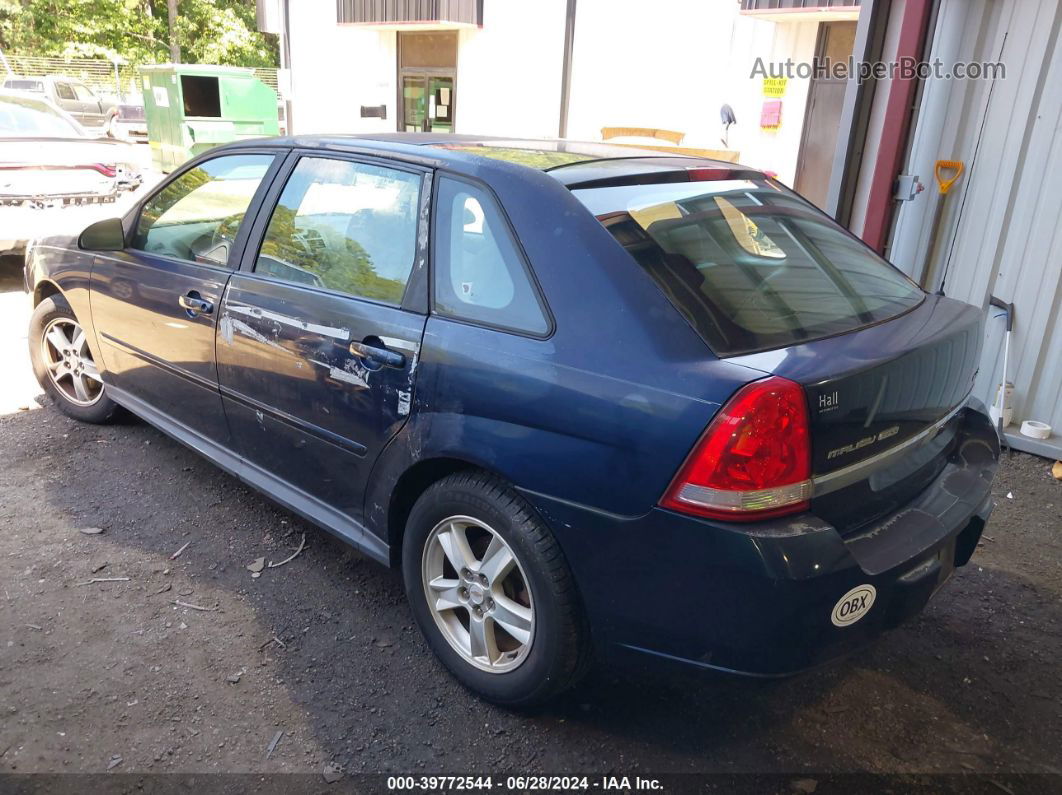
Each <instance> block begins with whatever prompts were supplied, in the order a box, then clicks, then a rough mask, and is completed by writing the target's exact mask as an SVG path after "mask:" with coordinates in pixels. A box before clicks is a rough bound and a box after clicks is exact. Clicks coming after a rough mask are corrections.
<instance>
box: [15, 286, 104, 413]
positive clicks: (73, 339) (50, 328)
mask: <svg viewBox="0 0 1062 795" xmlns="http://www.w3.org/2000/svg"><path fill="white" fill-rule="evenodd" d="M29 352H30V361H31V362H32V363H33V374H34V375H35V376H36V377H37V382H38V383H39V384H40V385H41V388H42V389H43V390H44V391H45V393H46V394H47V395H48V397H49V398H51V400H52V402H53V403H55V405H56V407H57V408H58V409H59V410H60V411H61V412H63V413H64V414H66V415H67V416H69V417H73V418H74V419H75V420H80V421H81V422H91V423H96V424H101V423H107V422H110V421H111V420H113V419H114V417H115V416H116V415H117V414H118V413H119V410H120V409H119V407H118V404H117V403H115V402H114V401H113V400H111V399H110V398H109V397H107V394H106V387H105V386H104V384H103V381H102V380H101V379H100V376H99V369H98V368H97V366H96V362H95V359H94V358H93V355H92V351H91V349H90V347H89V344H88V339H87V337H86V334H85V331H84V329H83V328H82V327H81V324H80V323H79V322H78V319H77V316H76V315H74V311H73V310H72V309H71V308H70V304H68V303H67V302H66V299H65V298H63V297H62V296H61V295H53V296H51V297H50V298H45V299H44V300H43V301H41V302H40V303H39V304H37V308H36V309H34V310H33V314H32V315H31V316H30V326H29Z"/></svg>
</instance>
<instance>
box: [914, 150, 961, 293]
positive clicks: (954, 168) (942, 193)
mask: <svg viewBox="0 0 1062 795" xmlns="http://www.w3.org/2000/svg"><path fill="white" fill-rule="evenodd" d="M964 168H965V166H964V164H963V162H962V161H961V160H938V161H937V164H936V166H935V167H934V169H933V176H934V177H936V179H937V189H938V190H939V193H938V194H937V207H936V209H935V210H934V211H933V224H932V226H931V227H930V230H931V232H930V238H929V249H928V251H927V252H926V261H925V263H924V264H923V265H922V278H921V279H919V284H921V285H922V287H923V288H925V286H926V284H927V282H928V281H929V274H930V268H931V267H932V266H933V262H934V261H935V256H936V252H937V238H938V237H940V216H941V215H943V213H944V202H945V201H946V200H947V196H948V192H949V191H950V190H951V189H952V186H954V185H955V183H956V182H957V181H958V179H959V177H961V176H962V172H963V170H964Z"/></svg>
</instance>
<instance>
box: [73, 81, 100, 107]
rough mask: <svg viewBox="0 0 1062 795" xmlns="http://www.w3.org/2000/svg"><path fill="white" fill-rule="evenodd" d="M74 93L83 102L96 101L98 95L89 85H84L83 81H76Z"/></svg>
mask: <svg viewBox="0 0 1062 795" xmlns="http://www.w3.org/2000/svg"><path fill="white" fill-rule="evenodd" d="M74 93H75V94H76V95H77V98H78V99H79V100H81V101H82V102H95V101H96V95H95V94H93V93H92V92H91V91H90V90H89V87H88V86H83V85H81V83H74Z"/></svg>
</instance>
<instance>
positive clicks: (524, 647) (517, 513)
mask: <svg viewBox="0 0 1062 795" xmlns="http://www.w3.org/2000/svg"><path fill="white" fill-rule="evenodd" d="M403 574H404V578H405V585H406V593H407V594H408V596H409V601H410V606H411V608H412V610H413V615H414V617H415V619H416V621H417V624H418V625H419V626H420V629H421V631H422V632H423V633H424V636H425V637H426V638H427V640H428V644H429V645H430V646H431V648H432V650H433V651H434V652H435V654H436V655H437V656H438V657H439V659H440V660H441V661H442V662H443V664H445V665H446V667H447V668H448V669H449V670H450V671H451V673H453V675H454V676H455V677H457V679H458V680H459V681H461V682H462V683H463V684H464V685H465V686H466V687H468V688H469V689H470V690H472V691H474V692H476V693H477V694H479V695H481V696H483V697H484V698H486V699H488V700H490V701H493V702H495V703H499V704H504V705H507V706H526V705H530V704H533V703H538V702H541V701H544V700H546V699H548V698H550V697H551V696H553V695H555V694H557V693H559V692H560V691H561V690H564V689H565V688H567V687H569V686H571V685H572V684H574V683H575V681H576V680H577V679H578V678H579V677H580V676H581V675H582V673H583V672H584V671H585V668H586V665H587V662H588V653H589V650H588V638H587V632H586V628H585V619H584V617H583V614H582V609H581V606H580V604H579V600H578V596H577V594H576V589H575V584H574V581H573V579H572V576H571V572H570V570H569V569H568V566H567V562H566V561H565V560H564V557H563V556H562V555H561V552H560V548H559V546H558V545H557V542H556V540H555V539H554V538H553V535H552V534H551V533H550V531H549V529H548V528H547V527H546V526H545V525H544V524H543V523H542V522H541V520H540V519H538V517H537V516H536V515H535V514H534V513H533V512H532V510H531V508H530V507H529V506H528V505H527V504H526V503H525V502H524V501H523V499H522V498H521V497H520V496H519V495H518V494H516V493H515V492H514V491H512V490H511V489H509V488H508V487H506V486H505V485H504V484H502V483H500V482H499V481H497V480H496V479H494V478H491V477H489V476H487V475H485V474H477V473H458V474H455V475H451V476H449V477H447V478H444V479H443V480H440V481H439V482H437V483H435V484H434V485H433V486H431V487H430V488H428V489H427V491H425V492H424V494H423V495H421V497H420V499H419V500H418V501H417V503H416V505H415V506H414V507H413V510H412V511H411V513H410V516H409V521H408V524H407V527H406V535H405V539H404V543H403Z"/></svg>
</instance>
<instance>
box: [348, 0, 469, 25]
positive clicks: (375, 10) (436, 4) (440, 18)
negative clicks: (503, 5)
mask: <svg viewBox="0 0 1062 795" xmlns="http://www.w3.org/2000/svg"><path fill="white" fill-rule="evenodd" d="M336 20H337V21H338V22H340V23H350V24H357V25H389V24H394V23H406V24H408V23H411V22H453V23H458V24H463V25H477V26H481V25H482V24H483V0H336Z"/></svg>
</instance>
